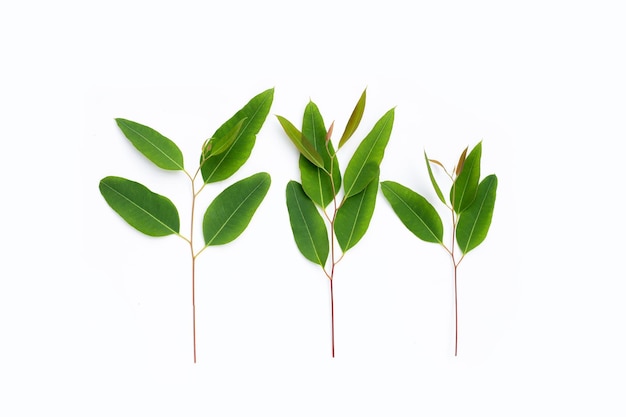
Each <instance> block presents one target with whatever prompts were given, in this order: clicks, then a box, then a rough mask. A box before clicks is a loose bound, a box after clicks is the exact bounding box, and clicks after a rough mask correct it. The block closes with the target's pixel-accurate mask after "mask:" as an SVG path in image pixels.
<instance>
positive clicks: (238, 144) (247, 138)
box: [201, 88, 274, 183]
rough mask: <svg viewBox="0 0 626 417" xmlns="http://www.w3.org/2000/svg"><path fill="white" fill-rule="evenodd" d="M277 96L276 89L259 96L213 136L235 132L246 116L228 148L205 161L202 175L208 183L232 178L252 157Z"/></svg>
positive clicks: (222, 135) (219, 136)
mask: <svg viewBox="0 0 626 417" xmlns="http://www.w3.org/2000/svg"><path fill="white" fill-rule="evenodd" d="M273 99H274V89H273V88H270V89H269V90H266V91H264V92H262V93H260V94H258V95H256V96H255V97H253V98H252V99H251V100H250V101H249V102H248V103H247V104H246V105H245V106H243V107H242V108H241V109H240V110H239V111H238V112H237V113H235V115H234V116H233V117H231V118H230V119H228V120H227V121H226V122H224V124H223V125H222V126H220V128H219V129H217V130H216V131H215V133H214V134H213V135H212V136H211V137H213V138H221V137H226V136H227V135H228V132H231V131H232V130H233V129H234V128H235V127H236V125H237V124H238V123H240V122H241V121H242V120H243V119H245V120H244V121H243V123H242V125H241V128H240V129H239V132H238V134H237V136H236V138H235V140H234V141H233V142H232V144H231V145H230V146H229V147H228V149H226V150H225V151H224V152H222V153H221V154H219V155H215V156H214V157H211V158H209V159H208V160H206V161H205V163H204V164H202V168H201V171H202V178H203V179H204V182H205V183H212V182H218V181H222V180H225V179H227V178H229V177H230V176H231V175H233V174H234V173H235V172H237V170H239V168H241V166H242V165H243V164H244V163H245V162H246V161H247V160H248V158H249V157H250V154H251V153H252V148H254V143H255V142H256V135H257V134H258V133H259V131H260V130H261V127H262V126H263V123H264V122H265V119H266V118H267V115H268V113H269V111H270V107H271V106H272V101H273Z"/></svg>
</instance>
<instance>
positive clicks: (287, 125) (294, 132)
mask: <svg viewBox="0 0 626 417" xmlns="http://www.w3.org/2000/svg"><path fill="white" fill-rule="evenodd" d="M276 118H277V119H278V122H279V123H280V125H281V126H282V127H283V130H284V131H285V133H286V134H287V137H288V138H289V139H290V140H291V142H292V143H293V144H294V145H295V146H296V148H297V149H298V151H300V154H301V155H302V156H304V157H305V158H306V159H308V160H309V161H311V162H312V163H313V164H314V165H315V166H317V167H320V168H322V169H323V168H324V160H323V159H322V155H320V154H319V152H317V151H316V150H315V148H314V147H313V144H312V143H311V141H310V140H309V139H308V138H306V137H305V136H304V135H303V134H302V132H300V131H299V130H298V128H297V127H295V126H294V125H293V123H291V122H290V121H289V120H287V119H285V118H284V117H282V116H276Z"/></svg>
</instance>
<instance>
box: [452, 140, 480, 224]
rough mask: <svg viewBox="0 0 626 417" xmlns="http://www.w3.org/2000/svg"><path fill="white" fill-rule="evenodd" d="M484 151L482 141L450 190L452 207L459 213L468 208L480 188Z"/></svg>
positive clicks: (469, 156) (468, 157)
mask: <svg viewBox="0 0 626 417" xmlns="http://www.w3.org/2000/svg"><path fill="white" fill-rule="evenodd" d="M481 152H482V142H479V143H478V145H476V146H475V147H474V149H472V152H470V154H469V155H468V156H467V158H466V159H465V162H464V163H463V170H462V171H461V173H460V174H459V176H458V177H457V178H456V179H455V180H454V184H452V189H451V190H450V201H451V202H452V207H453V208H454V211H455V212H457V213H461V212H463V210H465V209H467V208H468V207H469V205H470V204H472V201H474V197H476V190H477V189H478V181H479V180H480V156H481Z"/></svg>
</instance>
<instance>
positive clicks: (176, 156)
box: [115, 119, 184, 171]
mask: <svg viewBox="0 0 626 417" xmlns="http://www.w3.org/2000/svg"><path fill="white" fill-rule="evenodd" d="M115 122H116V123H117V125H118V126H119V128H120V130H121V131H122V133H124V136H126V138H127V139H128V140H129V141H130V142H131V143H132V144H133V146H134V147H135V148H137V150H138V151H139V152H141V153H142V154H143V155H144V156H145V157H146V158H148V159H149V160H150V161H152V162H153V163H154V164H155V165H156V166H158V167H159V168H163V169H167V170H171V171H179V170H182V169H184V167H183V165H184V164H183V154H182V152H181V151H180V149H179V148H178V146H177V145H176V144H175V143H174V142H173V141H171V140H170V139H168V138H166V137H165V136H163V135H162V134H160V133H159V132H157V131H156V130H154V129H152V128H151V127H148V126H144V125H142V124H139V123H136V122H132V121H130V120H126V119H115Z"/></svg>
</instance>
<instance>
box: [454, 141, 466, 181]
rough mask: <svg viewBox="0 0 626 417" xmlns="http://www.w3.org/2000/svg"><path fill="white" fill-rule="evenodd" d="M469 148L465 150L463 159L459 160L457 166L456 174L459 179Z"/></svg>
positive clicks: (462, 155)
mask: <svg viewBox="0 0 626 417" xmlns="http://www.w3.org/2000/svg"><path fill="white" fill-rule="evenodd" d="M468 148H469V146H468V147H467V148H465V150H464V151H463V153H462V154H461V157H460V158H459V162H458V163H457V164H456V172H455V173H456V176H457V177H458V176H459V174H460V173H461V171H462V170H463V164H464V163H465V156H466V155H467V149H468Z"/></svg>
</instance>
